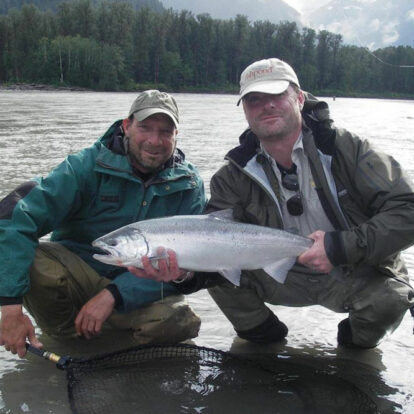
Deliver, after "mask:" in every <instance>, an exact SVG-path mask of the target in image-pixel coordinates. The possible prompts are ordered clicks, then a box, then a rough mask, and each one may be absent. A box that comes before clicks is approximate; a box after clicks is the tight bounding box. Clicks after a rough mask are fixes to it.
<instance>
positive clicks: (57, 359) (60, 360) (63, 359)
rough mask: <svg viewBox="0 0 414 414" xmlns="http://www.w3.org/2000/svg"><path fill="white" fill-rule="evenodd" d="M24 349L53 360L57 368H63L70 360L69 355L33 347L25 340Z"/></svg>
mask: <svg viewBox="0 0 414 414" xmlns="http://www.w3.org/2000/svg"><path fill="white" fill-rule="evenodd" d="M26 349H27V351H29V352H30V353H32V354H34V355H37V356H39V357H41V358H44V359H47V360H48V361H51V362H54V363H55V364H56V366H57V367H58V368H59V369H65V368H66V367H67V366H68V365H69V363H70V362H71V361H72V358H71V357H70V356H69V355H65V356H60V355H57V354H55V353H53V352H49V351H45V350H43V349H39V348H35V347H34V346H33V345H30V344H29V343H27V342H26Z"/></svg>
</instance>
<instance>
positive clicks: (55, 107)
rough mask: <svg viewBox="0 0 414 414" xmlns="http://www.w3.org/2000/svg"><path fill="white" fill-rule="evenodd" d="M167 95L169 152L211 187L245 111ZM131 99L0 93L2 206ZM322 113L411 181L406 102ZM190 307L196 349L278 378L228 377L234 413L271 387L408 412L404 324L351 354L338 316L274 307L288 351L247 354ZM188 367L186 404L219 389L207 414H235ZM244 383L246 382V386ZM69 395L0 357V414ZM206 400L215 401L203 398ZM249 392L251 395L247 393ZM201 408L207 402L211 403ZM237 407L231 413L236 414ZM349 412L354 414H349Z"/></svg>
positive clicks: (55, 409)
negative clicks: (172, 121)
mask: <svg viewBox="0 0 414 414" xmlns="http://www.w3.org/2000/svg"><path fill="white" fill-rule="evenodd" d="M175 96H176V98H177V101H178V104H179V107H180V110H181V119H182V123H181V126H180V131H179V143H178V145H179V147H180V148H181V149H183V150H184V152H185V153H186V155H187V158H188V159H189V160H190V161H192V162H194V163H195V164H197V166H198V167H199V169H200V172H201V174H202V176H203V178H204V179H205V181H206V187H207V189H208V182H209V179H210V177H211V175H212V174H213V172H214V171H215V170H216V169H217V168H218V167H219V166H220V165H221V164H222V159H223V157H224V155H225V153H226V152H227V150H228V149H230V148H231V147H232V146H234V145H235V144H236V143H237V140H238V135H239V133H240V132H242V130H243V129H244V127H245V125H246V122H245V120H244V116H243V113H242V110H241V108H239V107H237V106H236V105H235V102H236V100H237V99H236V97H235V96H228V95H198V94H194V95H190V94H176V95H175ZM134 98H135V94H133V93H80V92H79V93H78V92H72V93H66V92H47V93H46V92H11V91H7V92H0V107H1V108H2V110H1V111H0V197H4V196H5V195H6V194H7V193H8V192H9V191H10V190H12V189H13V188H14V187H16V186H17V185H19V184H20V183H22V182H23V181H25V180H28V179H30V178H32V177H33V176H37V175H45V174H47V173H48V171H49V170H50V169H51V168H52V167H53V166H55V165H56V164H57V163H59V162H60V161H61V160H63V158H64V157H65V156H66V155H67V154H68V153H72V152H76V151H78V150H80V149H81V148H84V147H85V146H88V145H91V144H92V143H93V142H94V141H95V140H96V139H97V138H98V137H99V136H100V135H101V134H102V133H104V132H105V130H106V129H107V128H108V126H109V125H110V124H111V123H112V122H113V121H114V120H116V119H119V118H121V117H122V116H123V115H124V114H125V113H126V112H127V110H128V109H129V106H130V104H131V103H132V101H133V99H134ZM328 103H329V105H330V107H331V111H332V115H333V118H334V119H335V121H336V124H337V125H339V126H344V127H347V128H348V129H350V130H351V131H354V132H356V133H358V134H359V135H360V136H361V137H366V138H368V139H370V141H371V142H374V143H375V144H376V145H377V146H378V147H379V148H381V149H383V150H385V151H386V152H388V153H390V154H391V155H393V156H394V157H395V158H396V159H398V160H399V161H400V162H401V164H402V165H403V167H404V168H405V169H406V170H407V171H408V172H409V173H410V175H411V177H413V178H414V164H413V163H412V162H411V158H412V154H413V149H414V143H413V137H412V131H413V130H414V116H413V113H414V111H413V109H414V102H413V101H387V100H365V99H341V98H337V99H336V100H335V101H332V100H331V99H328ZM384 121H385V122H384ZM413 253H414V250H413V249H412V248H411V249H409V250H407V251H406V252H405V253H404V257H405V259H406V263H407V265H408V267H409V269H410V270H411V272H412V273H413V271H414V254H413ZM413 274H414V273H413ZM188 301H189V302H190V303H191V305H192V306H193V308H194V309H195V310H196V312H197V313H198V314H199V315H200V317H201V319H202V327H201V331H200V335H199V337H198V338H196V339H195V340H194V343H195V344H196V345H199V346H206V347H211V348H215V349H219V350H224V351H229V350H230V351H231V352H234V353H236V354H237V355H248V356H249V357H253V356H254V357H255V358H258V357H259V355H260V358H266V361H265V362H264V364H265V365H266V366H276V365H277V367H278V369H279V371H278V372H279V373H280V376H276V378H277V380H278V384H277V386H276V387H273V386H268V385H266V384H267V383H266V380H267V379H268V378H269V377H266V374H265V377H264V380H263V381H265V382H264V383H262V384H261V386H257V385H255V384H256V383H254V381H252V378H253V377H256V376H252V377H250V375H247V373H246V374H244V373H240V372H237V375H233V376H232V377H231V379H232V381H233V377H237V378H239V379H240V382H239V384H238V387H239V388H238V390H239V391H238V392H237V398H234V399H233V400H234V401H235V403H234V404H238V403H239V402H240V406H244V405H246V406H247V403H245V404H244V405H243V404H241V402H242V401H246V399H248V398H249V396H250V397H252V398H253V397H254V403H255V405H254V407H256V406H257V404H258V402H259V403H261V402H262V399H264V398H265V397H267V396H268V395H269V394H271V392H272V391H269V388H271V389H272V390H273V391H274V389H273V388H275V389H277V390H279V391H281V392H280V394H277V397H278V398H281V399H282V400H283V401H289V398H290V397H292V396H295V397H297V396H298V395H299V394H300V392H301V393H302V394H300V398H302V399H298V400H296V402H292V400H291V401H290V403H289V404H287V405H289V406H290V407H291V408H292V407H293V406H294V404H295V403H297V404H299V402H300V403H302V402H303V398H310V400H309V401H313V400H312V398H313V396H314V395H315V392H319V394H318V399H323V397H325V396H326V397H329V399H335V398H337V399H338V401H337V403H338V404H340V403H341V401H342V400H341V395H342V392H345V391H346V394H345V395H346V398H345V400H346V401H347V402H348V404H349V403H350V402H351V403H352V402H354V401H358V396H366V398H367V400H366V401H368V400H369V401H372V402H373V404H374V405H375V407H377V408H378V411H379V412H381V413H393V412H402V413H407V414H408V413H412V412H414V397H413V395H412V389H414V377H413V375H412V372H413V368H414V341H413V335H412V329H413V320H412V318H410V316H409V315H408V314H407V315H406V316H405V318H404V319H403V321H402V324H401V326H400V327H399V328H398V329H397V331H396V332H394V333H393V334H392V335H391V336H390V337H389V338H388V339H387V340H386V341H384V342H383V343H382V344H381V345H380V346H379V347H378V348H377V349H373V350H366V351H352V350H345V349H340V348H337V346H336V326H337V324H338V322H339V321H340V320H341V319H343V317H344V316H343V315H340V314H335V313H333V312H329V311H327V310H325V309H323V308H321V307H319V306H314V307H309V308H286V307H278V306H273V307H272V309H273V310H274V311H275V312H276V313H277V315H278V317H279V318H280V319H281V320H283V321H284V322H285V323H286V324H287V325H288V327H289V335H288V337H287V341H286V342H285V343H281V344H277V345H273V346H254V345H252V344H249V343H246V342H245V341H242V340H239V339H238V338H235V333H234V330H233V328H232V327H231V325H230V323H229V322H228V321H227V320H226V319H225V317H224V316H223V315H222V314H221V312H220V311H219V310H218V308H217V306H216V305H215V304H214V302H212V300H211V299H210V298H209V297H208V295H207V294H206V293H205V292H198V293H196V294H194V295H191V296H189V297H188ZM41 340H42V341H43V343H44V345H45V348H46V349H49V350H51V351H55V352H57V353H60V354H66V353H69V354H70V355H73V356H78V357H81V356H93V355H97V354H100V353H102V352H104V351H105V352H106V351H108V352H109V351H112V350H115V349H122V348H126V347H129V346H131V344H130V343H128V341H127V340H126V339H125V341H123V340H121V338H119V337H117V338H116V340H114V338H98V339H97V340H94V341H91V342H88V341H77V342H73V343H63V344H62V343H59V342H57V341H54V340H53V339H51V338H48V337H45V336H43V335H42V337H41ZM263 355H265V356H264V357H263ZM272 364H273V365H272ZM195 367H197V369H196V371H194V375H195V373H196V378H197V379H196V380H195V379H194V378H193V380H192V382H191V381H190V384H192V385H191V386H190V389H191V392H192V394H193V395H196V396H198V397H197V398H199V397H202V398H209V397H210V396H211V395H213V394H214V395H217V398H219V397H220V396H219V395H218V394H220V393H218V392H217V391H218V390H219V389H223V394H222V395H223V398H222V399H220V398H219V400H220V406H219V407H217V411H215V413H217V412H220V411H219V410H220V409H223V412H224V409H225V410H226V412H228V411H229V410H231V411H235V410H233V408H234V407H235V405H234V404H233V401H232V403H231V404H230V405H229V403H228V402H227V396H228V395H229V393H231V392H232V391H233V389H232V388H231V387H229V385H228V384H226V381H229V378H228V377H226V375H225V374H223V373H222V372H221V369H222V368H220V367H218V368H217V367H215V366H212V365H211V364H210V365H209V364H206V365H204V366H203V365H200V364H195ZM193 368H194V366H193V365H191V367H190V368H188V370H189V371H188V372H193V371H191V370H192V369H193ZM256 369H257V368H256ZM184 371H186V369H184ZM298 372H299V374H298ZM256 373H257V372H256ZM177 374H178V371H174V369H172V370H171V372H170V373H169V374H168V375H166V376H165V377H162V379H160V381H159V382H158V383H157V384H158V386H159V389H160V390H161V391H162V390H163V391H166V392H168V393H170V394H171V395H176V396H178V397H179V400H180V401H181V402H182V398H181V397H182V395H181V394H180V392H181V390H182V388H183V387H185V385H184V383H183V382H182V381H181V380H180V378H179V376H178V375H177ZM269 375H270V374H269ZM272 375H273V374H271V375H270V376H272ZM292 375H293V377H292ZM295 375H296V377H295ZM144 377H145V376H144ZM272 378H273V377H272ZM224 379H226V381H224ZM243 381H247V382H246V384H245V385H243ZM353 385H354V386H355V387H356V388H355V389H353V388H352V387H353ZM66 386H67V381H66V376H65V373H64V372H62V371H59V370H58V369H57V368H56V367H55V366H54V365H53V364H52V363H49V362H47V361H45V360H42V359H40V358H39V357H36V356H33V355H29V356H28V358H27V359H25V360H19V359H18V358H15V357H13V356H12V355H11V354H9V353H7V352H5V351H4V349H3V348H1V349H0V393H1V394H0V413H4V414H5V413H8V414H14V413H22V412H33V413H55V414H68V413H70V412H71V411H70V407H69V404H68V398H67V390H66ZM290 386H292V389H290V388H289V387H290ZM220 387H222V388H220ZM283 387H285V388H283ZM301 387H302V388H301ZM236 389H237V386H236ZM211 390H214V391H215V392H214V393H211ZM249 390H250V391H254V392H253V393H250V394H249ZM323 390H326V392H325V393H323V392H322V391H323ZM351 390H354V392H355V393H356V394H355V395H357V397H355V398H354V397H350V396H349V395H350V394H349V393H348V391H349V392H350V393H351V394H352V392H351ZM226 393H227V394H226ZM298 393H299V394H298ZM352 395H354V394H352ZM178 397H177V398H178ZM239 398H241V399H239ZM364 398H365V397H364ZM282 400H281V401H282ZM263 401H264V400H263ZM298 401H299V402H298ZM323 401H325V400H323ZM209 403H211V404H213V403H214V402H213V401H212V399H211V401H210V402H209ZM191 404H192V403H191ZM191 404H190V402H187V406H184V405H181V408H180V409H181V411H176V412H200V413H206V412H208V411H206V410H207V408H205V407H204V406H203V405H202V402H200V404H199V403H198V402H197V404H199V405H198V406H197V407H196V405H197V404H196V405H191ZM281 404H282V405H283V404H284V403H283V402H281ZM292 404H293V405H292ZM364 404H365V403H364ZM310 406H312V404H310ZM363 406H364V407H365V408H364V409H365V411H360V412H364V413H367V412H375V411H369V409H371V408H372V410H374V408H373V407H374V406H372V407H371V405H370V403H369V402H368V405H363ZM186 407H187V408H186ZM191 407H192V408H191ZM295 407H296V406H295ZM367 407H368V408H367ZM242 408H243V407H239V406H237V409H238V410H239V409H240V410H241V409H242ZM296 408H297V411H292V410H290V409H288V408H287V411H280V412H294V413H297V412H301V411H300V407H299V406H298V407H296ZM296 408H295V409H296ZM354 408H355V411H354V412H358V408H357V407H354ZM309 409H310V408H309ZM183 410H187V411H183ZM367 410H368V411H367ZM158 412H160V411H158ZM162 412H163V411H162ZM241 412H243V411H241ZM245 412H246V411H245ZM250 412H251V411H250ZM262 412H266V411H263V410H262ZM267 412H274V410H272V409H269V411H267ZM302 412H303V411H302ZM307 412H312V411H307ZM331 412H345V411H341V410H339V411H338V410H332V411H331Z"/></svg>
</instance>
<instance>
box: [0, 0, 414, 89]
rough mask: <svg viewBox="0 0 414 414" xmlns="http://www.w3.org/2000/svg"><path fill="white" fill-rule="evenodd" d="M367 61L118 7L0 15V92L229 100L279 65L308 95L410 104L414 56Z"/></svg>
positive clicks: (261, 28) (264, 33) (328, 47)
mask: <svg viewBox="0 0 414 414" xmlns="http://www.w3.org/2000/svg"><path fill="white" fill-rule="evenodd" d="M375 56H376V57H377V58H375V57H374V56H373V55H372V54H371V53H369V52H368V50H367V49H365V48H362V47H356V46H350V45H345V44H343V42H342V37H341V36H340V35H337V34H333V33H330V32H328V31H324V30H323V31H320V32H316V31H314V30H312V29H309V28H303V29H300V28H298V26H297V25H296V23H293V22H282V23H279V24H273V23H270V22H267V21H258V22H249V20H248V19H247V17H245V16H237V17H236V18H234V19H230V20H219V19H213V18H212V17H211V16H210V15H208V14H201V15H197V16H194V15H193V14H192V13H191V12H188V11H181V12H177V11H173V10H163V11H154V10H151V9H149V8H147V7H144V8H140V9H138V10H137V9H136V8H135V7H133V6H132V5H131V4H130V3H127V2H122V1H110V0H104V1H102V2H95V1H92V0H74V1H70V2H69V1H68V2H63V3H61V4H59V5H58V6H57V10H56V12H54V11H52V10H47V11H40V10H39V9H38V8H36V6H34V5H32V4H29V5H27V4H26V5H23V6H22V8H21V9H11V10H9V11H8V13H7V14H3V15H0V83H46V84H53V85H72V86H79V87H84V88H91V89H97V90H115V91H116V90H136V89H142V88H146V87H158V88H160V89H165V90H175V91H223V92H224V91H233V92H234V91H236V90H237V87H238V82H239V77H240V73H241V71H242V70H243V69H244V68H245V67H246V66H247V65H248V64H250V63H251V62H253V61H254V60H258V59H261V58H267V57H278V58H280V59H283V60H286V61H287V62H289V63H290V64H291V65H292V66H293V67H294V68H295V70H296V72H297V73H298V76H299V79H300V81H301V86H302V88H303V89H305V90H308V91H312V92H314V93H319V94H324V93H325V94H328V93H329V94H336V95H341V94H347V95H370V94H372V95H377V96H378V95H382V96H401V97H410V96H411V97H414V68H413V67H402V66H409V65H414V49H413V48H411V47H409V46H405V47H403V46H399V47H388V48H384V49H378V50H376V51H375ZM380 60H382V61H383V62H386V63H382V62H381V61H380Z"/></svg>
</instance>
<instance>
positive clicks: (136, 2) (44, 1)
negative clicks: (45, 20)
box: [0, 0, 163, 14]
mask: <svg viewBox="0 0 414 414" xmlns="http://www.w3.org/2000/svg"><path fill="white" fill-rule="evenodd" d="M64 1H65V0H0V14H6V13H7V12H8V11H9V10H10V9H13V8H15V9H21V7H22V6H23V5H24V4H34V5H35V6H36V7H37V8H38V9H40V10H48V9H50V10H53V11H56V10H57V7H58V5H59V4H60V3H63V2H64ZM66 1H67V2H69V3H70V2H71V0H66ZM111 1H119V0H111ZM123 1H125V2H126V3H131V4H132V5H133V6H134V8H136V9H140V8H141V7H144V6H148V7H149V8H151V9H153V10H155V11H162V10H163V6H162V3H161V2H160V1H159V0H123ZM99 2H100V0H92V3H93V4H98V3H99Z"/></svg>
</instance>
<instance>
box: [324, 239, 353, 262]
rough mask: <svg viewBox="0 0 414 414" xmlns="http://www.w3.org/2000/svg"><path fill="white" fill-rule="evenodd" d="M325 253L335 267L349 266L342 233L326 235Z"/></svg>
mask: <svg viewBox="0 0 414 414" xmlns="http://www.w3.org/2000/svg"><path fill="white" fill-rule="evenodd" d="M324 246H325V252H326V255H327V256H328V259H329V261H330V262H331V263H332V265H333V266H340V265H344V264H347V258H346V254H345V249H344V246H343V243H342V239H341V232H339V231H331V232H328V233H326V234H325V239H324Z"/></svg>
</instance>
